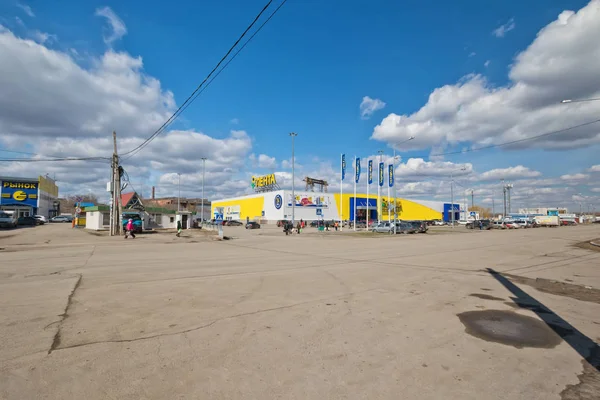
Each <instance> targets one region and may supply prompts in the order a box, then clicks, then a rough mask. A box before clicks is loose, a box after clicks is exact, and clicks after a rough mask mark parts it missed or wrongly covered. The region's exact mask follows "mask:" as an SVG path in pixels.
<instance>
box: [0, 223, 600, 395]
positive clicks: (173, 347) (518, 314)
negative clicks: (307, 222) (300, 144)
mask: <svg viewBox="0 0 600 400" xmlns="http://www.w3.org/2000/svg"><path fill="white" fill-rule="evenodd" d="M224 233H225V235H226V236H229V237H231V238H232V240H227V241H216V240H214V236H215V233H214V232H200V231H186V232H184V233H183V236H182V237H181V238H177V237H175V235H174V233H173V232H162V233H155V234H142V235H139V236H138V237H137V238H136V239H134V240H131V239H127V240H125V239H123V238H122V237H116V238H111V237H109V236H107V235H105V234H102V233H100V234H98V233H96V234H93V233H89V232H86V231H83V230H79V229H71V228H70V226H68V225H46V226H40V227H35V228H28V229H19V230H15V231H0V257H1V260H2V261H1V262H0V299H1V302H0V399H11V400H12V399H34V398H35V399H88V400H94V399H110V398H115V399H117V398H118V399H141V398H143V399H167V398H168V399H175V398H181V399H184V398H185V399H188V398H211V399H257V398H260V399H271V398H286V399H398V398H402V399H419V400H420V399H461V400H462V399H473V400H475V399H477V400H479V399H503V400H504V399H539V400H542V399H543V400H547V399H563V400H575V399H578V400H581V399H590V400H591V399H594V400H597V399H598V398H600V372H599V370H600V351H599V350H598V342H599V341H600V304H599V303H600V302H599V293H600V253H598V252H596V251H593V250H591V249H587V248H582V247H581V245H578V244H580V243H581V242H585V241H589V240H590V239H592V238H598V237H600V226H598V225H594V226H574V227H560V228H556V229H541V228H540V229H527V230H514V231H472V230H466V229H464V228H462V229H461V228H458V229H457V230H456V231H455V232H452V231H451V230H450V231H449V230H448V229H435V228H434V229H432V230H431V234H420V235H398V236H389V235H364V234H354V233H352V232H348V231H346V230H345V231H344V232H343V233H342V232H321V233H319V232H317V231H316V230H310V229H307V230H306V231H305V233H303V234H301V235H294V236H285V234H283V232H281V229H279V228H275V227H270V226H264V225H263V227H262V228H261V229H259V230H252V231H248V230H245V229H243V227H225V228H224Z"/></svg>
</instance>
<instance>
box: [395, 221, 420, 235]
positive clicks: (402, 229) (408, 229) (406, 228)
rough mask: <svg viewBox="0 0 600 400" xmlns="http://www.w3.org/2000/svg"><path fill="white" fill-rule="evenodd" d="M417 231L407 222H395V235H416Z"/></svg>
mask: <svg viewBox="0 0 600 400" xmlns="http://www.w3.org/2000/svg"><path fill="white" fill-rule="evenodd" d="M416 232H417V230H416V229H415V227H414V226H412V224H409V223H408V222H405V221H399V222H396V233H398V234H400V233H416Z"/></svg>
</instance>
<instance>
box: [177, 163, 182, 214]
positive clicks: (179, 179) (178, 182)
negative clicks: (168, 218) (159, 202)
mask: <svg viewBox="0 0 600 400" xmlns="http://www.w3.org/2000/svg"><path fill="white" fill-rule="evenodd" d="M177 188H178V189H177V190H178V193H177V212H179V211H180V210H179V204H180V199H181V174H180V173H179V172H178V173H177Z"/></svg>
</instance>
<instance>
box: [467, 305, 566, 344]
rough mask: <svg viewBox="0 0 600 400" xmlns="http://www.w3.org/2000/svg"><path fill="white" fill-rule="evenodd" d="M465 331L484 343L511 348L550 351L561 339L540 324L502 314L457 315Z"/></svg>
mask: <svg viewBox="0 0 600 400" xmlns="http://www.w3.org/2000/svg"><path fill="white" fill-rule="evenodd" d="M457 316H458V318H459V319H460V322H462V323H463V325H464V326H465V331H466V332H467V333H468V334H469V335H472V336H475V337H477V338H479V339H482V340H486V341H488V342H495V343H501V344H505V345H507V346H513V347H516V348H518V349H521V348H523V347H537V348H546V349H549V348H553V347H556V346H557V345H558V344H559V343H560V342H561V341H562V339H561V338H560V336H558V335H557V334H556V333H554V331H553V330H552V329H550V328H549V327H548V326H547V325H546V324H545V323H543V322H542V321H540V320H538V319H535V318H532V317H528V316H525V315H520V314H517V313H515V312H512V311H506V310H483V311H467V312H464V313H461V314H457Z"/></svg>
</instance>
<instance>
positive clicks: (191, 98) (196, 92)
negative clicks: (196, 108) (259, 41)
mask: <svg viewBox="0 0 600 400" xmlns="http://www.w3.org/2000/svg"><path fill="white" fill-rule="evenodd" d="M286 1H287V0H285V1H284V2H283V3H282V4H281V5H280V6H279V7H278V8H277V9H276V10H275V12H274V13H273V14H271V16H270V17H269V18H268V19H267V21H266V22H268V21H269V20H270V19H271V17H272V16H273V15H274V14H275V13H276V12H277V11H278V10H279V9H280V8H281V6H282V5H283V4H284V3H285V2H286ZM272 2H273V0H269V1H268V2H267V4H265V6H264V7H263V8H262V9H261V10H260V12H259V13H258V14H257V15H256V17H254V20H253V21H252V23H250V25H248V27H247V28H246V29H245V30H244V32H243V33H242V34H241V35H240V36H239V37H238V39H237V40H236V41H235V43H234V44H233V45H232V46H231V47H230V48H229V50H228V51H227V53H225V55H224V56H223V57H222V58H221V59H220V60H219V62H218V63H217V65H215V67H214V68H213V69H212V70H211V71H210V73H209V74H208V75H207V76H206V78H204V80H203V81H202V82H201V83H200V85H198V86H197V87H196V89H195V90H194V91H193V92H192V94H190V95H189V96H188V98H187V99H186V100H185V101H184V102H183V104H182V105H181V106H179V108H178V109H177V110H176V111H175V112H174V113H173V114H172V115H171V116H170V117H169V119H167V120H166V121H165V122H164V123H163V124H162V125H161V126H160V127H159V128H158V129H157V130H156V131H155V132H154V133H153V134H152V135H150V136H149V137H148V138H147V139H146V140H144V141H143V142H142V143H141V144H140V145H138V146H137V147H135V148H133V149H132V150H129V151H127V152H125V153H122V155H123V156H126V155H129V156H128V157H126V158H124V160H126V159H128V158H130V157H133V156H134V155H135V154H137V153H138V152H139V151H141V150H142V149H143V148H144V147H145V146H147V145H148V143H150V142H151V141H152V140H154V139H155V138H156V137H157V136H158V135H160V134H161V133H162V132H163V131H164V130H165V129H166V128H167V127H168V126H169V125H170V124H171V123H172V122H173V121H175V119H177V117H179V115H180V114H181V113H182V112H183V111H184V110H185V109H186V108H187V107H188V106H189V104H191V103H192V102H194V100H195V99H196V98H197V97H198V95H199V94H200V93H201V92H200V90H201V89H202V88H203V87H206V86H208V85H206V86H205V83H206V82H207V81H209V79H211V77H212V76H213V74H214V73H215V72H216V71H217V70H218V69H219V67H220V66H221V64H223V62H224V61H225V60H226V59H227V57H229V55H230V54H231V53H232V52H233V50H234V49H235V48H236V47H237V45H238V44H239V43H240V42H241V40H242V39H243V38H244V37H245V36H246V34H247V33H248V32H249V31H250V30H251V29H252V27H253V26H254V25H255V24H256V22H257V21H258V20H259V19H260V17H261V16H262V15H263V14H264V12H265V11H266V10H267V8H269V6H270V5H271V3H272ZM266 22H265V23H266ZM262 26H264V24H263V25H262ZM262 26H261V27H260V28H259V29H258V30H257V32H258V31H259V30H260V29H262ZM252 37H254V35H253V36H252ZM252 37H251V38H250V39H249V40H248V41H247V42H246V43H245V44H244V46H242V49H243V48H244V47H245V45H246V44H247V43H248V42H249V41H250V40H251V39H252ZM240 51H241V49H240ZM238 53H239V51H238V52H237V53H236V54H235V56H237V54H238ZM235 56H234V57H233V58H235ZM233 58H232V59H233ZM228 64H229V63H227V64H226V65H225V66H224V67H223V69H224V68H225V67H226V66H227V65H228ZM223 69H221V71H222V70H223ZM221 71H219V72H218V74H220V73H221ZM218 74H217V75H216V76H218ZM216 76H215V78H216ZM213 80H214V78H213ZM211 82H212V80H211Z"/></svg>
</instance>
